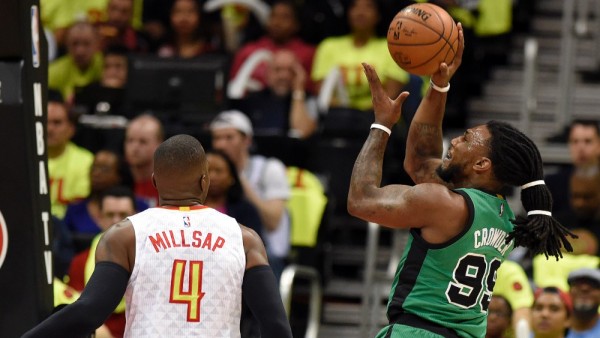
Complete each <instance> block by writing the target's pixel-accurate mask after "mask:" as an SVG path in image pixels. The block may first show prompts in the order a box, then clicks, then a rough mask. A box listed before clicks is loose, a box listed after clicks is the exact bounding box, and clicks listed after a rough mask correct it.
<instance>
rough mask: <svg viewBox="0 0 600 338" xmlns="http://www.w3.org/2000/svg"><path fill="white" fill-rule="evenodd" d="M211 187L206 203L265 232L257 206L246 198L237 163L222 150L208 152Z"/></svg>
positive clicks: (258, 231) (260, 232) (261, 232)
mask: <svg viewBox="0 0 600 338" xmlns="http://www.w3.org/2000/svg"><path fill="white" fill-rule="evenodd" d="M206 155H207V160H208V165H209V169H208V176H209V177H210V187H209V188H208V195H206V201H205V202H204V205H206V206H207V207H211V208H213V209H216V210H218V211H220V212H222V213H224V214H226V215H229V216H231V217H233V218H235V219H236V220H237V221H238V222H240V223H242V224H243V225H245V226H247V227H248V228H250V229H252V230H254V231H256V233H257V234H259V235H261V236H262V234H263V226H262V222H261V220H260V215H259V214H258V211H257V210H256V208H255V207H254V206H253V205H252V204H250V203H249V202H248V201H247V200H246V196H244V190H243V189H242V183H241V181H240V176H239V173H238V171H237V169H236V167H235V164H234V163H233V161H231V159H230V158H229V156H227V154H225V153H224V152H223V151H221V150H212V151H209V152H207V153H206Z"/></svg>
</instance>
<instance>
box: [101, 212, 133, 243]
mask: <svg viewBox="0 0 600 338" xmlns="http://www.w3.org/2000/svg"><path fill="white" fill-rule="evenodd" d="M131 238H135V230H134V228H133V223H131V221H130V220H129V219H128V218H126V219H124V220H122V221H120V222H118V223H116V224H114V225H113V226H111V227H110V228H108V230H106V231H105V232H104V234H103V235H102V238H101V241H104V242H114V241H123V240H128V239H131Z"/></svg>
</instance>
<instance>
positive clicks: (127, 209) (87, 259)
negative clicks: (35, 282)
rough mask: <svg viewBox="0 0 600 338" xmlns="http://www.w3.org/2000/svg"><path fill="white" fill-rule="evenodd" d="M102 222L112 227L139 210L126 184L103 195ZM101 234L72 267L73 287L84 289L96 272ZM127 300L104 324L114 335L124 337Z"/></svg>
mask: <svg viewBox="0 0 600 338" xmlns="http://www.w3.org/2000/svg"><path fill="white" fill-rule="evenodd" d="M99 205H100V221H99V223H98V225H99V226H100V228H101V229H102V232H104V231H106V230H108V228H110V227H111V226H112V225H113V224H116V223H118V222H120V221H121V220H124V219H125V218H127V217H129V216H131V215H133V214H135V213H136V210H135V200H134V197H133V192H132V191H131V190H130V189H129V188H126V187H123V186H113V187H111V188H108V189H107V190H106V191H104V192H103V194H102V196H101V197H100V204H99ZM100 237H101V234H97V235H96V236H95V237H94V239H93V240H92V245H91V246H90V247H89V248H88V249H86V250H84V251H82V252H80V253H79V254H77V255H76V256H75V257H74V258H73V261H72V262H71V266H70V268H69V286H70V287H72V288H74V289H75V290H77V291H79V292H81V291H83V288H84V287H85V285H86V284H87V282H88V281H89V279H90V277H91V276H92V273H93V272H94V265H95V262H96V259H95V257H96V255H95V252H96V247H97V246H98V241H99V240H100ZM124 311H125V302H124V301H121V303H120V304H119V306H117V308H116V309H115V312H114V313H113V314H112V315H111V316H110V317H108V319H107V320H106V322H105V323H104V325H106V327H107V328H108V329H109V330H110V332H111V335H112V336H113V337H123V333H124V331H125V312H124Z"/></svg>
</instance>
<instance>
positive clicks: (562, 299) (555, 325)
mask: <svg viewBox="0 0 600 338" xmlns="http://www.w3.org/2000/svg"><path fill="white" fill-rule="evenodd" d="M572 313H573V303H572V302H571V297H570V296H569V294H568V293H566V292H564V291H562V290H561V289H559V288H557V287H553V286H548V287H545V288H540V289H537V290H536V292H535V296H534V301H533V306H532V308H531V324H532V330H533V338H565V333H566V332H567V329H568V328H569V326H570V324H571V314H572Z"/></svg>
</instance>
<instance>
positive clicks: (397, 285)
mask: <svg viewBox="0 0 600 338" xmlns="http://www.w3.org/2000/svg"><path fill="white" fill-rule="evenodd" d="M457 27H458V29H459V44H458V50H457V53H456V57H455V58H454V60H453V61H452V62H450V63H449V64H446V63H444V62H442V63H441V64H440V66H439V70H438V71H436V72H435V73H434V74H432V76H431V81H432V82H433V84H434V85H432V86H430V88H429V90H428V92H427V94H426V95H425V97H424V98H423V100H422V101H421V104H420V106H419V108H418V110H417V112H416V114H415V117H414V119H413V121H412V123H411V125H410V129H409V133H408V140H407V145H406V157H405V159H404V168H405V170H406V172H407V173H408V174H409V175H410V177H411V178H412V180H413V181H414V182H415V184H416V185H414V186H407V185H387V186H383V187H382V186H381V175H382V162H383V155H384V152H385V148H386V144H387V142H388V139H389V137H390V134H391V129H392V127H393V125H394V124H395V123H396V122H397V121H398V119H399V118H400V113H401V109H400V108H401V106H402V103H403V102H404V100H405V99H406V98H407V96H408V93H407V92H403V93H401V94H400V95H399V96H398V97H397V98H396V99H391V98H389V97H388V96H387V95H386V93H385V91H384V89H383V88H382V85H381V82H380V81H379V78H378V76H377V73H376V72H375V70H374V69H373V68H372V67H371V66H370V65H368V64H363V66H364V70H365V73H366V75H367V78H368V80H369V84H370V87H371V95H372V99H373V108H374V111H375V123H374V124H373V125H372V126H371V132H370V134H369V136H368V138H367V140H366V142H365V144H364V146H363V148H362V150H361V152H360V153H359V155H358V158H357V159H356V162H355V164H354V169H353V172H352V178H351V182H350V191H349V195H348V211H349V212H350V213H351V214H352V215H354V216H356V217H359V218H361V219H364V220H366V221H370V222H375V223H378V224H381V225H383V226H387V227H390V228H404V229H410V232H409V233H410V235H409V240H408V243H407V245H406V249H405V252H404V254H403V257H402V259H401V261H400V263H399V265H398V268H397V271H396V276H395V279H394V282H393V284H392V287H391V291H390V297H389V303H388V308H387V316H388V318H389V325H388V326H386V327H385V328H383V329H382V330H381V331H380V332H379V334H378V335H377V337H430V338H433V337H440V336H442V337H459V336H460V337H474V338H475V337H484V336H485V332H486V322H487V308H488V305H489V302H490V298H491V295H492V290H493V288H494V284H495V278H496V270H497V269H498V268H499V267H500V264H501V263H502V261H504V259H505V258H506V257H507V255H508V254H509V253H510V252H511V250H512V249H513V246H515V245H522V246H526V247H528V248H529V249H530V250H531V252H532V253H533V254H539V253H543V254H545V255H546V256H555V257H556V259H558V258H559V257H562V255H561V248H566V249H567V250H569V251H571V250H572V248H571V245H570V244H569V242H568V240H567V237H566V236H567V235H569V234H570V233H569V232H568V231H567V230H566V229H565V228H564V227H563V226H562V225H560V224H559V223H558V222H557V221H556V220H555V219H554V218H553V217H552V216H551V206H552V197H551V195H550V192H549V190H548V188H547V187H546V186H545V185H544V182H543V176H544V175H543V170H542V159H541V156H540V153H539V151H538V149H537V147H536V146H535V144H534V143H533V142H532V141H531V140H530V139H529V138H528V137H527V136H525V135H524V134H523V133H521V132H520V131H518V130H516V129H515V128H513V127H511V126H510V125H508V124H504V123H500V122H494V121H490V122H488V123H487V124H485V125H480V126H477V127H474V128H471V129H467V130H466V131H465V133H464V134H463V135H461V136H459V137H456V138H454V139H452V141H451V144H450V147H449V149H448V151H447V153H446V156H444V157H442V151H443V148H442V120H443V117H444V108H445V103H446V97H447V95H448V94H447V93H448V89H449V88H450V79H451V78H452V75H454V73H455V72H456V70H457V69H458V67H459V66H460V63H461V61H462V53H463V50H464V37H463V31H462V26H461V25H460V24H458V25H457ZM505 186H520V187H522V193H521V201H522V203H523V205H524V207H525V210H526V211H527V216H526V217H518V218H517V219H516V220H515V217H514V215H513V212H512V211H511V209H510V207H509V205H508V203H507V201H506V200H505V199H504V198H503V197H502V195H500V191H501V190H502V188H503V187H505Z"/></svg>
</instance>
